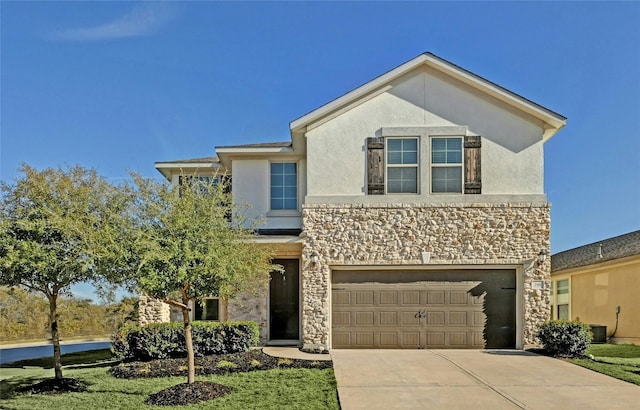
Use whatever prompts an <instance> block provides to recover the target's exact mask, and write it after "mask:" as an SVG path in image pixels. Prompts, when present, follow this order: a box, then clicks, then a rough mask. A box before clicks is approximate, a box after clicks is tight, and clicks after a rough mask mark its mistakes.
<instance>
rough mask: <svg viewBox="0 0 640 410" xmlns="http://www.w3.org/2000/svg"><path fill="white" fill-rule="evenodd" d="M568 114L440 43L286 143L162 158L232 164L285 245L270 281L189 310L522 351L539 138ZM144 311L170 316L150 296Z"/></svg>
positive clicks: (175, 172) (349, 340)
mask: <svg viewBox="0 0 640 410" xmlns="http://www.w3.org/2000/svg"><path fill="white" fill-rule="evenodd" d="M565 123H566V118H565V117H563V116H562V115H559V114H557V113H555V112H553V111H551V110H549V109H547V108H545V107H543V106H541V105H538V104H536V103H534V102H532V101H530V100H527V99H526V98H524V97H522V96H520V95H517V94H515V93H513V92H511V91H509V90H506V89H504V88H502V87H500V86H498V85H497V84H495V83H492V82H490V81H488V80H486V79H484V78H482V77H480V76H478V75H476V74H473V73H471V72H469V71H467V70H465V69H463V68H460V67H458V66H456V65H455V64H452V63H450V62H448V61H446V60H443V59H442V58H440V57H437V56H435V55H433V54H431V53H425V54H422V55H420V56H418V57H416V58H414V59H412V60H410V61H408V62H406V63H404V64H402V65H400V66H398V67H396V68H394V69H393V70H391V71H389V72H387V73H385V74H383V75H381V76H380V77H377V78H375V79H373V80H372V81H370V82H368V83H366V84H364V85H362V86H360V87H358V88H356V89H354V90H352V91H350V92H348V93H347V94H345V95H343V96H341V97H338V98H337V99H335V100H333V101H331V102H329V103H327V104H325V105H323V106H322V107H319V108H318V109H316V110H314V111H312V112H310V113H308V114H306V115H304V116H302V117H300V118H298V119H296V120H294V121H293V122H291V124H290V131H291V139H290V141H287V142H274V143H265V144H250V145H234V146H222V147H216V154H217V157H210V158H202V159H195V160H186V161H172V162H158V163H156V168H157V169H158V170H159V171H160V172H161V173H162V174H163V175H164V176H165V177H167V178H168V179H170V180H172V181H173V182H174V183H177V182H178V177H179V175H180V174H181V173H197V174H199V175H202V176H207V175H212V174H213V172H214V170H219V169H224V170H225V171H226V172H228V173H230V174H231V175H232V193H233V197H234V199H235V200H237V201H241V202H245V203H249V204H251V205H252V207H253V210H254V212H255V213H256V216H258V217H261V218H264V220H265V222H264V224H263V225H262V226H261V227H260V231H259V236H258V237H257V238H256V241H257V242H265V243H271V244H275V246H276V247H277V249H278V255H277V259H276V260H275V262H276V263H279V264H281V265H283V266H284V267H285V272H284V273H273V274H272V277H271V281H270V285H269V289H265V290H264V293H263V294H262V295H259V296H254V295H242V296H241V297H239V298H238V299H237V300H230V301H218V300H215V299H211V300H210V301H207V303H206V304H205V306H204V307H200V306H197V307H195V308H194V318H196V319H202V318H204V319H213V320H225V319H231V320H235V319H238V320H247V319H251V320H255V321H257V322H258V323H259V324H260V326H261V329H262V330H261V332H262V338H263V340H264V342H265V343H273V344H278V343H289V344H296V345H300V346H301V347H302V348H303V350H307V351H326V350H328V349H337V348H522V347H523V346H524V345H526V344H530V343H534V333H535V331H536V326H537V325H538V324H539V323H541V322H542V321H544V320H546V319H547V318H548V317H549V310H550V298H549V287H550V276H549V274H550V263H549V260H548V259H546V258H545V256H546V255H547V254H548V253H549V229H550V215H549V203H548V202H547V198H546V196H545V194H544V186H543V181H544V160H543V159H544V158H543V157H544V155H543V154H544V152H543V145H544V143H545V142H546V141H547V140H549V138H551V137H552V136H553V135H554V134H555V133H556V132H558V130H560V129H561V128H562V127H563V126H564V125H565ZM142 305H143V306H142V308H141V313H142V316H143V317H142V321H143V322H148V321H158V320H169V317H170V312H169V310H168V307H167V306H164V307H163V306H161V305H160V304H157V303H154V302H153V301H149V300H147V299H144V300H143V303H142Z"/></svg>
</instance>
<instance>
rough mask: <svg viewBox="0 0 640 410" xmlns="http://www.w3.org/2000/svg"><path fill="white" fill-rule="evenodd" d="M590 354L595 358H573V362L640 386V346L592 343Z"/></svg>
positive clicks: (588, 352)
mask: <svg viewBox="0 0 640 410" xmlns="http://www.w3.org/2000/svg"><path fill="white" fill-rule="evenodd" d="M589 354H590V355H593V356H594V359H593V360H590V359H572V360H571V362H572V363H575V364H577V365H578V366H582V367H586V368H587V369H591V370H594V371H596V372H599V373H603V374H606V375H608V376H611V377H615V378H616V379H620V380H624V381H626V382H629V383H633V384H637V385H639V386H640V346H637V345H611V344H602V345H591V347H589V350H588V351H587V355H589Z"/></svg>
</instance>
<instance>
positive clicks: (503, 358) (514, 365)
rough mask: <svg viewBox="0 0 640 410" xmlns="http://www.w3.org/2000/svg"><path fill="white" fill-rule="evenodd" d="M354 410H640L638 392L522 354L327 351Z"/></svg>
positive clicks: (346, 406)
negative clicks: (463, 409) (471, 409)
mask: <svg viewBox="0 0 640 410" xmlns="http://www.w3.org/2000/svg"><path fill="white" fill-rule="evenodd" d="M331 357H332V359H333V366H334V371H335V375H336V380H337V383H338V396H339V398H340V405H341V406H342V409H343V410H352V409H461V408H478V409H492V410H498V409H581V410H584V409H640V387H639V386H636V385H633V384H631V383H627V382H623V381H620V380H617V379H614V378H612V377H609V376H605V375H602V374H599V373H596V372H593V371H591V370H587V369H584V368H582V367H579V366H576V365H573V364H571V363H567V362H564V361H562V360H558V359H553V358H550V357H545V356H539V355H536V354H533V353H529V352H524V351H520V350H333V351H331Z"/></svg>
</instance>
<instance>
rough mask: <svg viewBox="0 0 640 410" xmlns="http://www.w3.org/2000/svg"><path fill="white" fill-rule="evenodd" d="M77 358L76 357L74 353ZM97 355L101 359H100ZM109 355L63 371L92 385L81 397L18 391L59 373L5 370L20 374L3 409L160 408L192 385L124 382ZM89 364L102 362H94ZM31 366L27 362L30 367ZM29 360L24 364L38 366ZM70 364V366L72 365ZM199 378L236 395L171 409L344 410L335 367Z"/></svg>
mask: <svg viewBox="0 0 640 410" xmlns="http://www.w3.org/2000/svg"><path fill="white" fill-rule="evenodd" d="M74 355H76V354H74ZM94 356H96V355H94ZM109 358H110V357H107V358H105V357H104V355H103V356H100V355H97V357H94V358H93V359H88V358H87V359H86V360H87V361H83V362H82V363H84V364H82V365H81V364H80V363H79V360H80V359H78V358H77V357H76V358H75V360H73V361H72V363H73V364H72V365H71V366H68V367H65V368H64V369H63V375H64V377H72V378H76V379H79V380H80V381H81V382H83V383H84V384H85V385H86V386H87V391H85V392H81V393H65V394H59V395H43V394H38V395H34V394H29V393H17V392H15V391H14V390H15V389H17V388H19V387H21V386H26V385H30V384H33V383H35V382H37V381H38V380H39V379H42V378H47V377H52V376H53V370H50V369H42V368H28V369H25V370H23V369H15V368H2V369H0V372H3V373H5V372H7V371H9V372H16V373H17V372H19V371H22V372H23V373H20V374H16V375H15V376H13V377H10V378H8V379H5V380H3V381H1V382H0V397H1V398H0V408H2V409H16V410H17V409H25V410H27V409H28V410H37V409H65V410H66V409H83V410H84V409H156V410H157V409H158V408H159V407H156V406H148V405H146V404H144V401H145V399H146V398H147V397H148V396H149V395H150V394H152V393H156V392H158V391H160V390H163V389H165V388H167V387H170V386H173V385H176V384H179V383H184V382H186V377H161V378H141V379H118V378H115V377H113V376H111V375H110V374H109V373H108V370H109V366H110V363H109V362H103V360H105V359H107V360H108V359H109ZM88 360H95V361H97V362H98V363H94V364H90V363H88ZM25 362H26V364H25ZM34 363H36V362H34V361H23V362H22V365H33V364H34ZM67 363H69V362H67ZM196 380H202V381H213V382H216V383H220V384H223V385H225V386H229V387H231V388H232V389H233V392H232V393H231V394H229V395H227V396H224V397H220V398H217V399H215V400H211V401H208V402H203V403H199V404H194V405H189V406H174V407H171V408H185V409H339V408H340V407H339V405H338V400H337V394H336V381H335V377H334V375H333V369H323V370H320V369H273V370H263V371H251V372H245V373H232V374H228V375H210V376H198V377H196Z"/></svg>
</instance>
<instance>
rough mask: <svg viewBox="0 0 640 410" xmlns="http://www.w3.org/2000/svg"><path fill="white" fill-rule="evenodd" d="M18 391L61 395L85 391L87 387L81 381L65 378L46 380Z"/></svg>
mask: <svg viewBox="0 0 640 410" xmlns="http://www.w3.org/2000/svg"><path fill="white" fill-rule="evenodd" d="M17 390H18V391H19V392H26V393H31V394H60V393H71V392H81V391H85V390H86V386H85V385H84V384H82V383H81V382H80V381H79V380H76V379H72V378H68V377H63V378H62V379H45V380H43V381H41V382H39V383H36V384H33V385H31V386H25V387H22V388H20V389H17Z"/></svg>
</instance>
